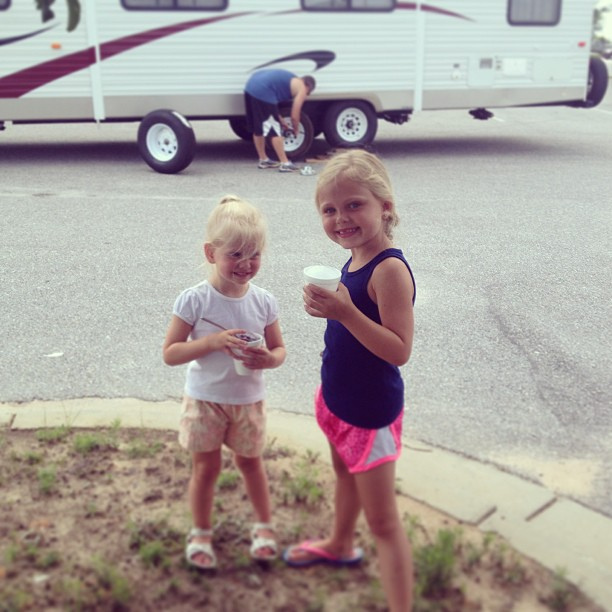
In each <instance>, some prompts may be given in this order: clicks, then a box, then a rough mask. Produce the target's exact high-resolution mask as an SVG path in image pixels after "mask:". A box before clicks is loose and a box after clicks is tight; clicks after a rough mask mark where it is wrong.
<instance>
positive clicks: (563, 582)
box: [543, 568, 574, 612]
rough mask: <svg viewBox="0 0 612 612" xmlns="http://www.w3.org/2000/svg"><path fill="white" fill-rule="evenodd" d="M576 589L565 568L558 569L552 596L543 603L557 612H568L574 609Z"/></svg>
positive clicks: (552, 586) (544, 599)
mask: <svg viewBox="0 0 612 612" xmlns="http://www.w3.org/2000/svg"><path fill="white" fill-rule="evenodd" d="M573 593H574V589H573V586H572V584H571V583H570V582H569V581H568V580H567V572H566V570H565V569H564V568H557V569H556V570H555V573H554V575H553V577H552V584H551V591H550V594H549V595H548V596H546V597H544V598H543V602H544V603H545V604H546V605H547V606H548V607H549V608H550V609H551V610H554V611H555V612H568V611H569V610H571V609H572V607H573V599H574V594H573Z"/></svg>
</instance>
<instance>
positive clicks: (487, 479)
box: [0, 398, 612, 610]
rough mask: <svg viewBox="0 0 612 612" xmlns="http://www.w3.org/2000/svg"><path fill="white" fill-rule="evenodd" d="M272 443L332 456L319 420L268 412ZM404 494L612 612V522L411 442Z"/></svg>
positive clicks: (38, 406) (104, 405)
mask: <svg viewBox="0 0 612 612" xmlns="http://www.w3.org/2000/svg"><path fill="white" fill-rule="evenodd" d="M179 412H180V404H179V403H178V402H172V401H168V402H145V401H141V400H133V399H98V398H85V399H75V400H66V401H61V402H32V403H29V404H0V427H9V428H12V429H38V428H41V427H53V426H59V425H69V426H71V427H105V426H109V425H110V424H111V423H113V421H116V420H119V421H120V422H121V426H122V427H136V428H138V427H144V428H151V429H176V428H177V423H178V415H179ZM268 437H269V438H270V439H272V438H277V439H278V440H279V442H281V443H282V444H285V445H289V446H292V447H294V448H298V449H306V448H308V449H310V450H312V451H314V452H319V453H320V454H321V456H322V457H323V458H326V457H327V456H328V447H327V442H326V441H325V439H324V437H323V435H322V434H321V432H320V431H319V429H318V427H317V424H316V422H315V420H314V418H313V417H310V416H306V415H298V414H293V413H287V412H280V411H276V410H273V409H270V408H269V409H268ZM397 475H398V478H399V479H401V484H402V490H403V491H404V492H406V493H407V494H408V495H410V497H412V498H414V499H416V500H418V501H421V502H424V503H426V504H427V505H429V506H431V507H433V508H435V509H437V510H440V511H442V512H444V513H446V514H448V515H450V516H452V517H454V518H456V519H458V520H460V521H463V522H465V523H469V524H473V525H477V526H478V527H479V528H480V529H482V530H483V531H495V532H497V533H499V534H500V535H502V536H503V537H504V538H506V539H507V540H508V541H509V542H510V544H511V545H512V546H513V547H514V548H515V549H516V550H517V551H519V552H521V553H523V554H525V555H527V556H529V557H531V558H533V559H535V560H537V561H538V562H540V563H541V564H542V565H544V566H546V567H548V568H550V569H552V570H557V569H559V568H564V569H565V570H566V571H567V577H568V579H569V580H571V581H572V582H573V583H575V584H577V585H578V586H579V587H580V588H581V589H582V590H583V591H584V592H585V593H586V594H587V595H589V596H590V597H591V598H592V599H593V600H594V601H595V602H597V603H598V604H599V605H601V606H602V607H603V609H604V610H612V520H611V519H609V518H608V517H606V516H604V515H602V514H599V513H597V512H594V511H592V510H589V509H588V508H586V507H584V506H582V505H580V504H578V503H575V502H573V501H570V500H568V499H563V498H559V497H557V496H556V495H555V494H554V493H552V492H550V491H549V490H548V489H546V488H544V487H542V486H539V485H536V484H533V483H531V482H528V481H526V480H523V479H521V478H519V477H517V476H513V475H511V474H508V473H507V472H503V471H501V470H499V469H497V468H495V467H494V466H491V465H486V464H482V463H479V462H477V461H473V460H471V459H467V458H465V457H463V456H461V455H457V454H455V453H451V452H448V451H444V450H440V449H439V448H435V447H431V446H428V445H427V444H423V443H420V442H414V441H410V442H409V444H408V445H407V446H406V447H405V449H404V452H403V453H402V456H401V458H400V460H399V462H398V468H397Z"/></svg>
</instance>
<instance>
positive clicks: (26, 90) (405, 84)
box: [0, 0, 591, 121]
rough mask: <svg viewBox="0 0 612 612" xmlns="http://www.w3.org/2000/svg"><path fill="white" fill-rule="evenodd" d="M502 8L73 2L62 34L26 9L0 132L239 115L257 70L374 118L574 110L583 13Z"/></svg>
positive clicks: (474, 1) (5, 76) (60, 12)
mask: <svg viewBox="0 0 612 612" xmlns="http://www.w3.org/2000/svg"><path fill="white" fill-rule="evenodd" d="M508 1H509V0H487V2H482V0H436V1H434V2H429V3H420V2H417V3H411V2H397V3H396V5H395V8H394V10H393V11H369V12H362V11H348V10H344V11H324V12H316V11H308V10H304V9H302V7H301V3H300V2H299V0H284V1H282V2H281V1H279V0H260V1H257V0H229V3H228V8H227V9H226V10H221V11H202V10H154V9H151V10H127V9H125V7H124V6H122V4H121V0H81V10H82V12H81V21H80V24H79V26H78V27H77V28H76V29H74V30H73V31H71V32H68V31H67V30H66V22H67V11H68V9H67V6H66V2H63V1H62V0H56V1H55V2H54V3H53V5H52V8H53V11H54V12H55V19H54V20H52V21H50V22H49V23H47V24H42V23H41V20H40V12H39V11H37V10H36V7H35V3H34V2H33V0H30V1H26V0H23V1H20V0H15V1H14V2H13V3H12V4H11V5H10V6H9V7H8V8H7V9H6V10H2V11H0V18H1V19H2V32H1V33H0V121H1V120H14V121H29V120H32V121H34V120H38V121H46V120H103V119H107V120H122V119H125V120H127V119H135V120H137V119H140V118H142V117H144V116H145V115H146V114H147V113H148V112H150V111H152V110H154V109H158V108H171V109H174V110H176V111H178V112H180V113H182V114H183V115H185V116H187V117H191V118H220V117H231V116H237V115H241V114H242V113H243V112H244V107H243V98H242V89H243V87H244V84H245V82H246V80H247V79H248V77H249V75H250V74H251V73H252V72H253V71H254V70H257V69H258V68H262V67H266V66H274V67H282V68H286V69H288V70H291V71H293V72H295V73H297V74H300V75H303V74H314V76H315V77H316V79H317V89H316V91H315V93H314V95H313V96H311V98H310V99H309V102H312V103H315V104H316V103H318V102H319V103H323V102H327V103H329V102H332V101H337V100H343V101H345V100H346V101H365V102H367V103H369V104H370V105H371V107H372V108H373V110H374V112H375V113H377V114H378V115H379V116H380V115H383V114H386V116H389V113H390V112H391V113H393V112H394V111H395V112H396V113H397V112H398V111H399V112H403V113H407V112H410V111H413V110H435V109H449V108H467V109H470V108H476V107H501V106H517V105H528V104H546V103H563V102H566V101H576V100H582V99H584V97H585V89H586V82H587V74H588V66H589V43H590V40H589V38H590V31H591V21H590V20H591V10H590V9H588V8H587V7H585V4H584V0H564V1H563V3H562V14H561V20H560V22H559V23H558V24H556V25H550V26H533V25H530V26H513V25H511V24H509V23H508V18H507V10H508ZM24 33H25V34H24ZM11 37H13V38H11ZM317 54H319V56H321V57H325V58H327V60H326V61H322V62H320V63H319V64H317V63H316V59H313V58H314V57H315V56H316V55H317ZM289 58H293V59H289ZM28 84H30V85H32V84H33V85H32V86H28ZM20 88H21V89H20ZM318 108H319V110H320V109H321V106H319V107H318Z"/></svg>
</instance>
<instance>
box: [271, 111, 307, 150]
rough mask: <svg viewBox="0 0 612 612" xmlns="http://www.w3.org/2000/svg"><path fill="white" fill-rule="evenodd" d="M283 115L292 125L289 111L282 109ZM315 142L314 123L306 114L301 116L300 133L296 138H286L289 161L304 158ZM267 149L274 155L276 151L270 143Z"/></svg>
mask: <svg viewBox="0 0 612 612" xmlns="http://www.w3.org/2000/svg"><path fill="white" fill-rule="evenodd" d="M281 115H282V117H283V119H284V120H285V121H286V122H287V123H290V120H291V117H290V116H289V112H288V110H287V111H285V109H282V108H281ZM313 140H314V128H313V127H312V121H311V120H310V117H309V116H308V115H307V114H306V113H302V115H301V116H300V125H299V126H298V133H297V134H296V135H295V136H294V135H293V134H290V135H289V136H285V153H286V154H287V157H288V158H289V159H298V158H300V157H304V156H305V155H306V153H307V152H308V150H309V149H310V147H311V146H312V141H313ZM267 148H268V149H269V151H270V154H272V153H274V149H273V148H272V145H271V144H270V143H267Z"/></svg>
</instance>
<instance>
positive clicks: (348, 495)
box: [290, 446, 361, 561]
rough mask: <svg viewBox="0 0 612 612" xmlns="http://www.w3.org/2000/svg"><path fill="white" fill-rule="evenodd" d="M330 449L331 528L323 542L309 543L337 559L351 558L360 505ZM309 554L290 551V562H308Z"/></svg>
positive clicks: (352, 480) (349, 476) (350, 477)
mask: <svg viewBox="0 0 612 612" xmlns="http://www.w3.org/2000/svg"><path fill="white" fill-rule="evenodd" d="M330 448H331V456H332V464H333V466H334V471H335V474H336V492H335V498H334V505H335V513H334V524H333V527H332V532H331V534H330V536H329V537H328V538H326V539H323V540H316V541H313V542H311V544H312V545H313V546H316V547H317V548H322V549H324V550H326V551H327V552H329V553H330V554H332V555H334V556H335V557H338V558H341V559H347V558H350V557H351V556H352V555H353V539H354V537H355V525H356V524H357V519H358V518H359V513H360V512H361V503H360V499H359V494H358V491H357V487H356V485H355V477H354V476H353V475H352V474H351V473H350V472H349V471H348V469H347V468H346V465H345V463H344V461H342V459H341V458H340V456H339V455H338V453H337V452H336V450H335V449H334V447H333V446H330ZM312 556H313V555H312V553H309V552H308V551H305V550H300V549H298V548H294V549H292V550H291V555H290V559H291V560H292V561H306V560H309V559H310V558H312Z"/></svg>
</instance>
